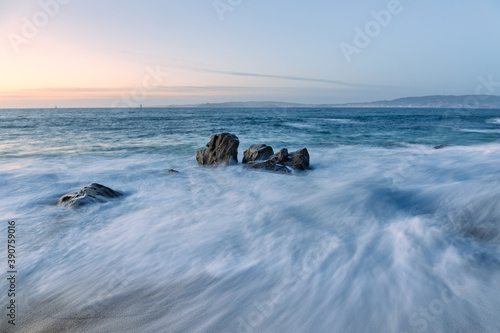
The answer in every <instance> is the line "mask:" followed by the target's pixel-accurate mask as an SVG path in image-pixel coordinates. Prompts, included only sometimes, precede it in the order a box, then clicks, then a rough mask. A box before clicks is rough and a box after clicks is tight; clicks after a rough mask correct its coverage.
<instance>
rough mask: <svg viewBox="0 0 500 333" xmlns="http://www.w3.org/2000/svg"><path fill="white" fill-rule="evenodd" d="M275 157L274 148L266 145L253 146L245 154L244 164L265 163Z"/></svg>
mask: <svg viewBox="0 0 500 333" xmlns="http://www.w3.org/2000/svg"><path fill="white" fill-rule="evenodd" d="M273 155H274V151H273V148H272V147H270V146H266V145H264V144H256V145H251V146H250V147H248V148H247V150H245V152H244V153H243V163H248V162H252V161H265V160H267V159H268V158H269V157H271V156H273Z"/></svg>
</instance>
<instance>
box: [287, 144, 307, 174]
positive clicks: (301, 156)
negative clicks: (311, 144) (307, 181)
mask: <svg viewBox="0 0 500 333" xmlns="http://www.w3.org/2000/svg"><path fill="white" fill-rule="evenodd" d="M289 156H290V158H289V159H288V161H286V162H285V165H286V166H289V167H292V168H294V169H298V170H302V171H304V170H305V169H307V168H308V167H309V152H308V151H307V148H303V149H300V150H297V151H296V152H293V153H291V154H290V155H289Z"/></svg>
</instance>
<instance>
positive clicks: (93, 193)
mask: <svg viewBox="0 0 500 333" xmlns="http://www.w3.org/2000/svg"><path fill="white" fill-rule="evenodd" d="M121 196H122V194H121V193H120V192H117V191H114V190H112V189H110V188H109V187H106V186H104V185H101V184H97V183H91V184H88V185H85V186H84V187H82V188H81V189H80V192H77V193H69V194H65V195H63V196H62V197H61V198H60V199H59V200H58V201H57V203H58V204H59V205H65V206H66V207H68V208H71V207H78V206H83V205H86V204H89V203H95V202H103V201H104V199H112V198H118V197H121Z"/></svg>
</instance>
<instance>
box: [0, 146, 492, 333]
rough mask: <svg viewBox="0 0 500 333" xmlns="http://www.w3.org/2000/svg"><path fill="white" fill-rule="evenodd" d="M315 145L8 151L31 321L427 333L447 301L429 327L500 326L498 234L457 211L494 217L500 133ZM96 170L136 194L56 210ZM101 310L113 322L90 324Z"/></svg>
mask: <svg viewBox="0 0 500 333" xmlns="http://www.w3.org/2000/svg"><path fill="white" fill-rule="evenodd" d="M310 153H311V161H312V165H313V167H314V168H315V169H314V170H311V171H308V172H307V173H306V174H305V175H303V176H288V175H279V174H272V173H265V172H251V171H249V170H245V169H243V168H242V166H241V165H237V166H231V167H228V168H204V167H200V166H198V165H196V162H195V161H194V159H193V158H186V157H184V156H174V155H170V156H152V155H141V156H132V157H125V158H120V157H102V156H100V157H97V156H94V157H92V156H81V157H71V158H60V157H59V158H58V157H51V158H24V159H22V160H19V159H11V160H4V161H1V162H0V182H1V187H2V189H8V191H2V192H0V202H2V206H1V208H0V216H1V217H3V218H4V220H6V219H16V220H17V221H18V225H19V230H22V233H21V232H20V233H19V235H20V237H22V244H23V252H22V253H21V255H22V263H23V266H22V269H21V267H20V280H19V281H22V282H20V283H22V284H21V285H20V289H21V287H22V293H21V294H20V296H19V304H20V306H21V305H22V309H23V311H25V312H24V313H26V316H25V317H24V318H25V319H24V320H25V321H27V322H29V321H30V318H32V319H31V320H33V322H36V321H37V320H38V322H37V323H38V324H39V325H42V326H43V325H45V324H47V325H49V324H54V323H61V322H64V320H70V319H64V318H72V322H78V323H80V322H83V323H85V322H90V323H93V324H92V325H97V326H92V327H90V326H82V328H81V330H80V331H82V332H83V331H85V330H88V329H90V328H92V329H93V330H95V331H106V330H108V331H109V330H111V331H113V330H117V329H121V330H122V331H131V330H132V328H133V329H134V330H135V331H158V330H160V331H161V330H162V327H163V328H164V327H168V328H169V329H170V330H172V331H208V332H220V331H232V332H238V330H240V331H244V329H245V328H246V329H248V327H250V329H252V330H253V331H254V332H277V331H286V332H331V331H334V332H363V331H364V332H367V331H379V332H382V331H384V332H388V331H396V332H399V331H408V332H413V331H416V330H417V327H415V326H412V325H415V320H416V319H415V318H414V317H412V316H413V314H414V313H415V312H417V311H419V309H421V308H423V309H429V308H430V310H428V311H432V306H436V304H438V305H441V303H439V302H442V303H443V304H444V306H445V308H444V310H443V311H439V314H432V316H433V318H434V320H433V321H431V320H427V324H428V325H429V327H431V328H432V329H435V330H438V331H439V330H441V331H448V332H451V331H457V330H460V329H468V330H472V326H474V329H476V330H479V331H481V330H482V331H487V330H488V328H490V327H496V326H495V325H498V320H497V319H498V317H497V315H496V309H498V306H500V290H499V289H498V288H497V281H498V278H500V275H499V272H500V265H499V263H498V259H497V258H498V256H499V254H500V253H499V252H500V247H499V244H498V242H497V241H498V239H497V238H485V239H481V237H479V236H481V235H482V234H480V233H478V234H477V235H476V234H474V233H472V234H471V232H470V231H471V230H473V229H471V228H470V225H469V224H460V223H459V222H460V221H470V223H474V222H475V221H486V220H487V219H488V218H490V219H493V220H495V219H496V220H495V221H498V217H499V216H500V205H495V204H494V201H492V200H495V198H496V197H495V194H496V193H497V192H498V184H499V180H500V178H499V176H498V165H499V163H500V145H498V144H490V145H483V146H474V147H459V146H450V147H448V148H447V149H443V150H433V149H431V148H430V147H425V146H412V147H405V148H397V149H384V148H372V147H362V146H360V147H352V146H342V147H339V148H336V149H310ZM170 168H174V169H176V170H179V171H180V172H181V173H180V174H175V175H165V174H164V172H165V171H166V170H168V169H170ZM89 182H99V183H102V184H104V185H107V186H110V187H111V188H113V189H115V190H119V191H122V192H124V193H125V194H126V196H125V197H124V198H123V199H121V200H117V201H112V202H108V203H105V204H101V205H96V206H89V207H86V208H83V209H81V210H79V211H68V210H66V209H64V208H61V207H57V206H55V205H53V203H54V202H55V201H56V200H57V198H58V197H59V196H60V195H62V194H64V193H66V192H70V191H74V190H77V189H78V188H79V187H81V186H82V185H85V184H87V183H89ZM486 201H488V202H490V201H491V202H490V203H489V204H488V205H479V204H478V203H480V202H486ZM465 208H466V210H464V209H465ZM485 214H486V215H485ZM488 227H489V228H492V229H491V230H498V225H495V224H494V223H491V224H488ZM495 228H497V229H495ZM471 235H472V236H471ZM476 236H478V237H476ZM2 256H5V253H2ZM0 259H1V260H4V259H5V258H3V257H2V258H0ZM458 278H459V279H460V281H462V282H463V283H461V284H460V283H457V281H458V280H457V279H458ZM443 290H444V292H443ZM449 290H451V291H452V292H453V295H452V296H453V298H452V299H453V300H452V301H449V302H448V299H449V298H450V297H448V298H446V299H445V301H446V302H444V301H443V300H442V297H443V296H442V295H443V293H444V295H445V296H449V295H448V294H447V293H448V291H449ZM0 301H1V302H2V303H5V302H6V295H5V294H2V295H1V296H0ZM89 309H91V310H94V311H96V312H97V314H95V316H98V315H101V316H104V319H99V320H98V319H95V320H92V319H91V320H88V321H82V320H81V318H83V316H85V315H86V314H87V312H86V311H88V310H89ZM262 311H264V313H263V312H262ZM37 313H39V315H38V316H37ZM41 313H43V317H44V318H45V321H42V320H41V318H40V317H39V316H42V314H41ZM255 313H257V314H255ZM259 313H260V314H261V315H262V318H263V319H262V320H260V319H259V318H260V317H259V318H258V316H259ZM418 313H419V312H417V316H418V317H417V319H419V320H421V319H422V318H424V317H422V316H421V315H420V314H418ZM27 314H30V315H29V316H28V315H27ZM333 314H334V315H333ZM389 315H390V316H391V318H390V319H388V316H389ZM79 316H80V317H79ZM470 316H472V318H476V319H477V320H476V321H473V322H472V321H471V319H470V318H471V317H470ZM421 317H422V318H421ZM46 318H48V321H47V319H46ZM51 318H52V319H51ZM75 318H76V319H77V320H76V321H75ZM78 318H80V320H78ZM91 318H92V317H91ZM96 318H98V317H96ZM410 318H413V319H414V320H413V321H412V320H411V319H410ZM257 319H259V320H257ZM424 320H426V319H425V318H424ZM40 323H41V324H40ZM26 325H27V326H25V327H28V325H29V323H27V324H26ZM82 325H83V324H82ZM47 327H50V326H47ZM47 327H46V328H47ZM138 328H139V329H138ZM75 331H79V330H78V328H75Z"/></svg>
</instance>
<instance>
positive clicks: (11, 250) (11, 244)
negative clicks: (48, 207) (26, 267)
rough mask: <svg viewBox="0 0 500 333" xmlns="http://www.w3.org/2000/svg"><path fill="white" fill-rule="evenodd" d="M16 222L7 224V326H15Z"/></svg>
mask: <svg viewBox="0 0 500 333" xmlns="http://www.w3.org/2000/svg"><path fill="white" fill-rule="evenodd" d="M16 255H17V254H16V221H8V223H7V281H8V289H7V296H8V304H7V322H8V324H9V326H11V327H13V326H15V325H16V292H17V291H16V285H17V262H16V259H17V258H16Z"/></svg>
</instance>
